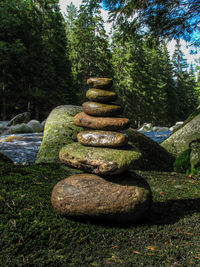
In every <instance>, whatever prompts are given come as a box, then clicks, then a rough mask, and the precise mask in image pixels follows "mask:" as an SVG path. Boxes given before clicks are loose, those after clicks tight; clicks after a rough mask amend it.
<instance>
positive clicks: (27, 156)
mask: <svg viewBox="0 0 200 267" xmlns="http://www.w3.org/2000/svg"><path fill="white" fill-rule="evenodd" d="M142 133H143V134H145V135H147V136H148V137H150V138H152V139H153V140H154V141H156V142H158V143H160V142H162V141H163V140H165V139H166V138H167V137H168V136H169V134H170V133H171V132H170V131H169V132H142ZM42 136H43V133H29V134H16V135H4V136H0V152H1V153H3V154H5V155H6V156H8V157H9V158H10V159H12V160H13V161H14V162H15V163H16V164H32V163H34V161H35V158H36V155H37V152H38V150H39V147H40V144H41V141H42Z"/></svg>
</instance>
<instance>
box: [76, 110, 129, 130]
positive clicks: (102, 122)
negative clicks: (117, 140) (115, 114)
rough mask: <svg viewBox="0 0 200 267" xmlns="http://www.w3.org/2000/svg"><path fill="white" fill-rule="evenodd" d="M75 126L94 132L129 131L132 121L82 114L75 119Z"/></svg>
mask: <svg viewBox="0 0 200 267" xmlns="http://www.w3.org/2000/svg"><path fill="white" fill-rule="evenodd" d="M74 124H75V125H76V126H81V127H86V128H90V129H94V130H108V131H115V130H125V129H128V128H129V127H130V120H129V119H128V118H111V117H93V116H90V115H87V114H86V113H85V112H80V113H78V114H76V116H75V117H74Z"/></svg>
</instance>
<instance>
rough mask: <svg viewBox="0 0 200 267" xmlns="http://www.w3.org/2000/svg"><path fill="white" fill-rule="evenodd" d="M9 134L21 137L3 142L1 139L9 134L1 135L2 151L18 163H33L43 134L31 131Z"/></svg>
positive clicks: (0, 147) (0, 146) (0, 150)
mask: <svg viewBox="0 0 200 267" xmlns="http://www.w3.org/2000/svg"><path fill="white" fill-rule="evenodd" d="M9 136H12V137H17V138H18V137H19V139H13V140H12V141H11V142H2V141H1V140H2V139H3V138H6V137H8V135H4V136H1V137H0V152H2V153H3V154H5V155H6V156H8V157H9V158H10V159H12V160H13V161H14V162H15V163H17V164H31V163H33V162H34V161H35V158H36V155H37V152H38V150H39V147H40V144H41V141H42V136H43V134H42V133H29V134H16V135H14V134H13V135H9Z"/></svg>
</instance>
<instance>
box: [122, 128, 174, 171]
mask: <svg viewBox="0 0 200 267" xmlns="http://www.w3.org/2000/svg"><path fill="white" fill-rule="evenodd" d="M124 132H125V133H126V134H127V135H128V140H129V142H128V144H129V145H130V147H131V149H133V150H135V151H138V152H140V153H141V154H142V156H141V157H140V160H139V162H138V164H137V167H138V169H140V170H148V171H150V170H151V171H152V170H154V171H155V170H156V171H172V170H173V163H174V160H175V158H174V157H173V156H172V155H171V154H170V153H169V152H168V151H166V150H165V149H164V148H163V147H161V146H160V145H159V144H158V143H157V142H155V141H153V140H152V139H151V138H149V137H147V136H146V135H144V134H142V133H140V132H138V131H136V130H133V129H131V128H129V129H128V130H126V131H124ZM135 167H136V166H135Z"/></svg>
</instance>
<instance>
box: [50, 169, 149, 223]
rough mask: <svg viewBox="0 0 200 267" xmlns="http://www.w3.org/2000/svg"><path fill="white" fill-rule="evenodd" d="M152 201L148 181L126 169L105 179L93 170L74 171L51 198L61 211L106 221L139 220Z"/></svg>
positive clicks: (56, 207)
mask: <svg viewBox="0 0 200 267" xmlns="http://www.w3.org/2000/svg"><path fill="white" fill-rule="evenodd" d="M151 201H152V195H151V190H150V187H149V185H148V183H147V182H146V181H145V180H144V179H143V178H142V177H140V176H138V175H137V174H134V173H130V172H125V173H123V174H120V175H118V176H116V177H114V178H113V176H112V177H111V178H109V177H107V178H106V179H103V178H101V177H99V176H97V175H93V174H77V175H72V176H70V177H68V178H66V179H64V180H62V181H60V182H58V183H57V184H56V185H55V187H54V188H53V191H52V195H51V202H52V206H53V208H54V209H55V210H56V211H57V212H58V213H60V214H63V215H66V216H68V217H72V218H92V219H97V220H98V221H100V220H101V221H103V222H119V223H121V222H137V221H138V220H140V219H141V217H142V216H143V215H144V214H145V213H146V211H147V210H148V209H149V207H150V204H151Z"/></svg>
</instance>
